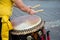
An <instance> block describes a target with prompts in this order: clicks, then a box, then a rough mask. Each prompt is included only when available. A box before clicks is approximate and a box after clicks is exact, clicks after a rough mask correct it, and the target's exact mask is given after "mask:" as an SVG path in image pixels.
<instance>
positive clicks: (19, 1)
mask: <svg viewBox="0 0 60 40" xmlns="http://www.w3.org/2000/svg"><path fill="white" fill-rule="evenodd" d="M13 2H14V4H15V6H16V7H17V8H19V9H20V10H22V11H24V12H27V13H28V14H31V15H33V14H35V13H36V11H35V10H33V9H31V8H30V7H28V6H26V5H25V4H24V3H23V2H22V0H13Z"/></svg>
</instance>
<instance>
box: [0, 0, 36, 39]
mask: <svg viewBox="0 0 60 40" xmlns="http://www.w3.org/2000/svg"><path fill="white" fill-rule="evenodd" d="M13 4H15V6H16V7H17V8H19V9H20V10H22V11H24V12H27V13H28V14H31V15H33V14H35V13H36V12H35V11H34V10H33V9H31V8H30V7H28V6H26V5H25V4H24V3H23V1H22V0H0V40H9V30H13V27H12V24H11V22H10V21H9V18H10V17H11V15H12V8H13Z"/></svg>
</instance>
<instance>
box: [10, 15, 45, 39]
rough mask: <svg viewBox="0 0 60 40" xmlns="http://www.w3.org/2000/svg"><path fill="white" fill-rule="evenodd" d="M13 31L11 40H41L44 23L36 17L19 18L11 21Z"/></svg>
mask: <svg viewBox="0 0 60 40" xmlns="http://www.w3.org/2000/svg"><path fill="white" fill-rule="evenodd" d="M11 22H12V23H14V24H13V27H14V30H13V31H11V32H10V33H11V40H43V39H45V37H44V21H43V20H42V19H41V18H40V17H38V16H35V15H34V16H31V15H26V16H21V17H18V18H16V19H13V20H12V21H11Z"/></svg>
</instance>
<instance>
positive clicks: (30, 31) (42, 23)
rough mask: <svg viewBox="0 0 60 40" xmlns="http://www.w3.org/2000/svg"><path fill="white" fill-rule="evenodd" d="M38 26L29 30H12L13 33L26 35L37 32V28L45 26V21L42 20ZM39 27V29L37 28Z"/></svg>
mask: <svg viewBox="0 0 60 40" xmlns="http://www.w3.org/2000/svg"><path fill="white" fill-rule="evenodd" d="M36 26H37V27H34V28H32V29H29V30H24V31H23V30H22V31H15V30H14V32H11V33H12V34H13V35H26V34H29V33H32V32H36V31H37V30H39V29H41V28H42V27H43V26H44V21H41V23H40V24H38V25H36ZM36 28H37V29H36Z"/></svg>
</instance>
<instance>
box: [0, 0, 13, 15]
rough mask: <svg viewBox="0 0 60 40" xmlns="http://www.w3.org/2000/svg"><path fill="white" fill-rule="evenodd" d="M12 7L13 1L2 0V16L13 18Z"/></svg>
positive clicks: (0, 4) (0, 8)
mask: <svg viewBox="0 0 60 40" xmlns="http://www.w3.org/2000/svg"><path fill="white" fill-rule="evenodd" d="M12 6H13V2H12V1H11V0H0V16H11V14H12Z"/></svg>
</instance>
